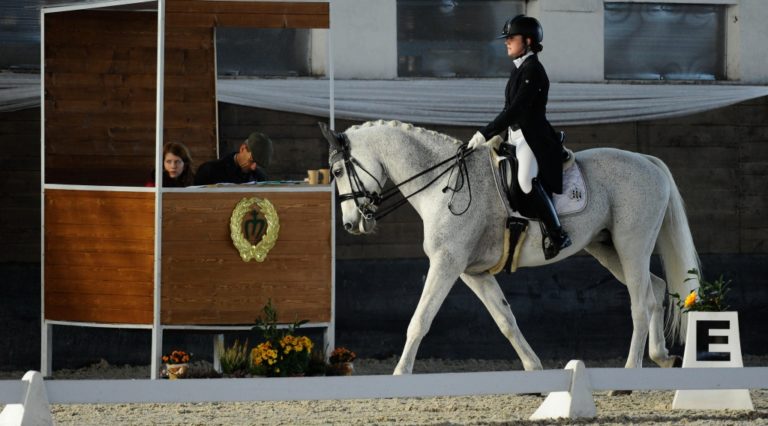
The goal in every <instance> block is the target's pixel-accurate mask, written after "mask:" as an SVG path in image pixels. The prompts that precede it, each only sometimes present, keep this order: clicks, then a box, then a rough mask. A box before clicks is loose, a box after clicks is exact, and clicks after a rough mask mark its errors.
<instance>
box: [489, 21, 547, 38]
mask: <svg viewBox="0 0 768 426" xmlns="http://www.w3.org/2000/svg"><path fill="white" fill-rule="evenodd" d="M517 34H520V35H522V36H523V37H530V38H531V40H532V41H533V43H535V44H539V43H541V42H542V40H544V29H543V28H541V24H540V23H539V21H538V20H537V19H536V18H532V17H530V16H525V15H517V16H515V17H514V18H512V19H510V20H508V21H507V22H506V23H504V28H502V30H501V35H500V36H498V37H496V38H507V37H512V36H513V35H517Z"/></svg>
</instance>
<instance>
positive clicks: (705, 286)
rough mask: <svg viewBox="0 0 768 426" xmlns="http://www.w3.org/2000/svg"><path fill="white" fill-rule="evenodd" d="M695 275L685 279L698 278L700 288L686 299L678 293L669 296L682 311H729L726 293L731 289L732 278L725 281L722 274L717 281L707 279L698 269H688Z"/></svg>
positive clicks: (689, 272) (690, 273)
mask: <svg viewBox="0 0 768 426" xmlns="http://www.w3.org/2000/svg"><path fill="white" fill-rule="evenodd" d="M688 274H689V275H693V277H689V278H686V279H685V281H691V280H697V281H698V282H699V288H697V289H695V290H693V291H691V292H690V293H689V294H688V295H687V296H686V297H685V299H683V298H682V297H681V296H680V295H679V294H677V293H670V294H669V296H670V297H671V298H673V299H676V300H675V303H676V304H677V306H678V307H679V308H680V311H681V312H694V311H704V312H721V311H727V310H728V309H729V308H730V306H728V305H727V304H726V303H725V298H726V295H727V294H728V292H729V291H731V289H730V288H729V287H728V286H729V285H730V284H731V280H728V281H725V280H724V279H723V276H722V275H720V277H718V278H717V279H716V280H715V281H706V280H704V279H703V278H702V277H701V274H700V273H699V271H698V270H697V269H691V270H689V271H688Z"/></svg>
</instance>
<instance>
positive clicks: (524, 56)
mask: <svg viewBox="0 0 768 426" xmlns="http://www.w3.org/2000/svg"><path fill="white" fill-rule="evenodd" d="M531 55H533V52H531V51H529V52H528V53H526V54H525V55H523V56H521V57H519V58H517V59H515V60H514V61H512V62H514V63H515V68H520V65H522V64H523V62H525V60H526V59H528V57H529V56H531Z"/></svg>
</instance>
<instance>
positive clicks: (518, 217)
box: [489, 132, 587, 274]
mask: <svg viewBox="0 0 768 426" xmlns="http://www.w3.org/2000/svg"><path fill="white" fill-rule="evenodd" d="M564 140H565V133H564V132H560V142H561V144H562V143H563V142H564ZM490 142H491V145H492V146H493V149H490V150H489V152H490V157H489V158H490V161H491V167H492V170H493V173H492V174H493V176H494V180H495V182H496V188H497V190H498V193H499V197H500V199H501V202H502V204H503V205H504V206H505V208H506V209H507V223H506V229H505V238H504V240H505V241H504V252H503V254H502V256H501V259H500V260H499V262H498V263H497V264H496V266H494V267H493V268H491V269H490V270H489V272H491V273H492V274H496V273H498V272H501V271H502V270H506V271H508V272H510V273H512V272H514V271H515V270H517V260H518V256H519V252H520V249H521V247H522V244H523V242H524V241H525V237H526V231H527V229H528V224H529V222H530V220H535V221H538V219H539V218H538V217H537V215H536V212H535V210H534V209H533V208H532V206H531V203H530V202H529V201H528V199H529V197H530V195H529V194H526V193H525V192H523V190H522V189H521V188H520V184H519V182H518V180H517V167H518V160H517V157H516V156H515V147H514V146H512V145H510V144H506V143H502V140H501V138H500V137H498V136H496V137H494V138H492V139H491V141H490ZM562 152H563V154H562V158H563V192H562V194H554V196H553V200H552V202H553V204H554V206H555V210H556V211H557V214H558V216H560V217H563V216H567V215H571V214H576V213H579V212H581V211H582V210H584V208H585V207H586V205H587V187H586V183H585V181H584V177H583V175H582V173H581V169H580V168H579V165H578V163H576V161H575V157H574V155H573V152H572V151H571V150H569V149H567V148H565V147H563V151H562ZM510 251H511V253H510Z"/></svg>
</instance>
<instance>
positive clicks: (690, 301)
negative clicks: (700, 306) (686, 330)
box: [683, 290, 697, 309]
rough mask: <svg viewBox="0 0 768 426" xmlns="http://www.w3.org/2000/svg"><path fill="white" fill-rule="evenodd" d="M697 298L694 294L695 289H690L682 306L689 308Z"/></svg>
mask: <svg viewBox="0 0 768 426" xmlns="http://www.w3.org/2000/svg"><path fill="white" fill-rule="evenodd" d="M696 300H697V296H696V290H694V291H692V292H691V294H689V295H688V297H686V298H685V303H684V304H683V307H685V308H686V309H690V308H691V307H692V306H693V305H694V304H695V303H696Z"/></svg>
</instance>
